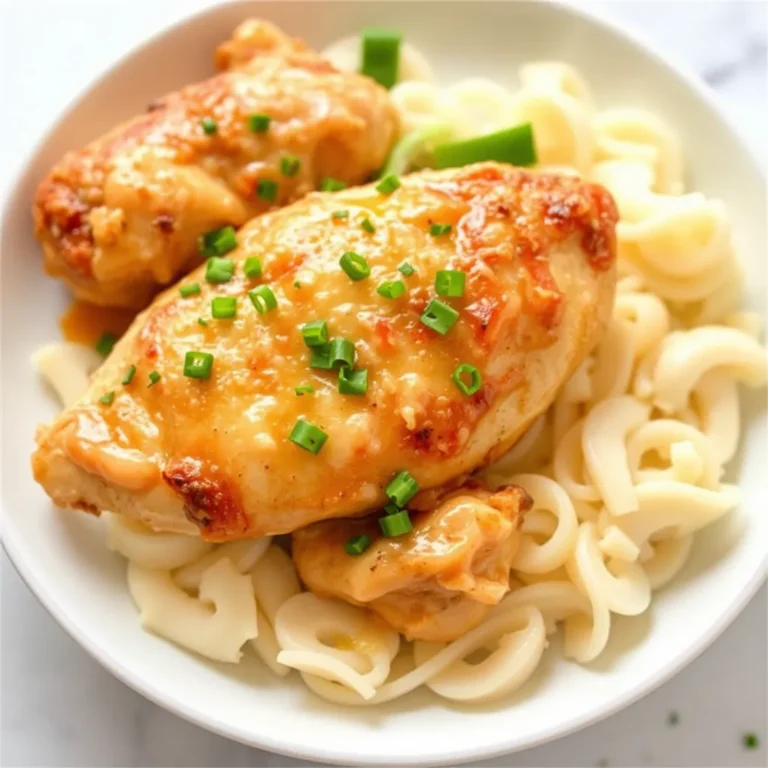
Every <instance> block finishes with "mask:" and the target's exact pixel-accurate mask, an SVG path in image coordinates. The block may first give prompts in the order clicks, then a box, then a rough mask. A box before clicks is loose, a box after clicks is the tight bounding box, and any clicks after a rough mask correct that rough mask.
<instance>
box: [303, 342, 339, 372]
mask: <svg viewBox="0 0 768 768" xmlns="http://www.w3.org/2000/svg"><path fill="white" fill-rule="evenodd" d="M309 367H310V368H319V369H320V370H321V371H330V370H331V369H332V368H333V358H332V357H331V345H330V344H323V346H322V347H310V350H309Z"/></svg>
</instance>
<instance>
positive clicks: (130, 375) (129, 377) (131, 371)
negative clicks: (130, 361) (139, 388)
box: [122, 365, 136, 386]
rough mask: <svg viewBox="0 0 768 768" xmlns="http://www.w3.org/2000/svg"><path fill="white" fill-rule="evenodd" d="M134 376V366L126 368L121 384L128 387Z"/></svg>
mask: <svg viewBox="0 0 768 768" xmlns="http://www.w3.org/2000/svg"><path fill="white" fill-rule="evenodd" d="M135 375H136V366H135V365H132V366H130V367H129V368H128V370H127V371H126V372H125V376H123V381H122V383H123V384H124V385H125V386H128V384H130V383H131V382H132V381H133V377H134V376H135Z"/></svg>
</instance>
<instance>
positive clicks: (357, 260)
mask: <svg viewBox="0 0 768 768" xmlns="http://www.w3.org/2000/svg"><path fill="white" fill-rule="evenodd" d="M339 264H340V265H341V268H342V269H343V270H344V271H345V272H346V273H347V276H348V277H349V278H350V280H354V281H358V280H363V279H364V278H366V277H368V275H370V274H371V268H370V266H369V265H368V262H367V261H366V260H365V259H364V258H363V257H362V256H361V255H360V254H359V253H355V252H354V251H347V252H346V253H345V254H344V255H343V256H342V257H341V258H340V259H339Z"/></svg>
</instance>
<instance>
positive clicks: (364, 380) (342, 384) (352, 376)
mask: <svg viewBox="0 0 768 768" xmlns="http://www.w3.org/2000/svg"><path fill="white" fill-rule="evenodd" d="M367 391H368V370H367V369H366V368H360V369H353V368H348V367H347V366H342V368H341V369H340V370H339V392H340V393H341V394H342V395H364V394H365V393H366V392H367Z"/></svg>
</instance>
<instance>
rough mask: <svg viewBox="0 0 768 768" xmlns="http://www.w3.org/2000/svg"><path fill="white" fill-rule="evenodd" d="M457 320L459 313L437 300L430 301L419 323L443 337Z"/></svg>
mask: <svg viewBox="0 0 768 768" xmlns="http://www.w3.org/2000/svg"><path fill="white" fill-rule="evenodd" d="M458 319H459V313H458V312H457V311H456V310H455V309H454V308H453V307H449V306H448V305H447V304H445V303H444V302H442V301H440V300H439V299H432V301H430V302H429V304H428V305H427V308H426V309H425V310H424V314H423V315H422V316H421V322H422V323H424V325H426V326H427V328H431V329H432V330H433V331H437V332H438V333H439V334H440V335H441V336H445V334H446V333H448V331H450V330H451V328H453V326H454V325H455V324H456V321H457V320H458Z"/></svg>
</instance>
